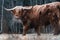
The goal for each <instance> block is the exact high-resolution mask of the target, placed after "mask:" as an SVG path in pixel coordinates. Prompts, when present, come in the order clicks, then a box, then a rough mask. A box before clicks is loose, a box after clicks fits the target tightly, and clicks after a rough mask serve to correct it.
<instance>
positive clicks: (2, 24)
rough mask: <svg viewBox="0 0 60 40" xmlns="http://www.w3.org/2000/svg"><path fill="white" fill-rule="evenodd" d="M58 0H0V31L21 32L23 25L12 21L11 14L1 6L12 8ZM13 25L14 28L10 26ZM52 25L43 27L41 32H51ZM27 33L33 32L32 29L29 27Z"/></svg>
mask: <svg viewBox="0 0 60 40" xmlns="http://www.w3.org/2000/svg"><path fill="white" fill-rule="evenodd" d="M55 1H60V0H0V33H12V32H14V33H22V31H23V26H22V25H21V24H20V23H18V22H13V21H12V18H13V15H12V13H11V12H7V11H6V10H4V9H3V8H4V7H6V8H13V7H15V6H34V5H36V4H37V5H41V4H46V3H51V2H55ZM12 26H14V28H12ZM52 30H53V27H52V26H51V25H48V27H43V29H42V30H41V32H42V33H52V32H53V31H52ZM28 33H35V31H34V29H30V30H29V31H28Z"/></svg>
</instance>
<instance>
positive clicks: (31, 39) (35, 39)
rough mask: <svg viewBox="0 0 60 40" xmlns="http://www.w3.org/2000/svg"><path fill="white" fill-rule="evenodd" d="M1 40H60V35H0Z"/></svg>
mask: <svg viewBox="0 0 60 40" xmlns="http://www.w3.org/2000/svg"><path fill="white" fill-rule="evenodd" d="M0 40H60V35H53V34H41V36H37V34H27V35H26V36H23V35H22V34H0Z"/></svg>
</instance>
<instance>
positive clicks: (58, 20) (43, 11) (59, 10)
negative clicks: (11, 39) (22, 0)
mask: <svg viewBox="0 0 60 40" xmlns="http://www.w3.org/2000/svg"><path fill="white" fill-rule="evenodd" d="M30 7H31V6H30ZM26 8H29V7H26ZM12 12H13V15H14V16H15V17H16V18H17V19H21V20H22V21H23V25H24V27H23V35H26V33H27V31H28V29H29V28H30V25H31V27H32V28H35V31H36V32H37V34H38V35H40V28H41V27H42V25H45V24H46V23H48V22H49V23H50V24H52V25H53V27H54V29H55V31H54V34H55V35H56V34H58V33H59V31H60V25H59V24H60V2H53V3H48V4H43V5H35V6H33V7H32V8H31V9H23V8H21V9H20V7H19V8H18V7H16V8H15V9H13V10H12Z"/></svg>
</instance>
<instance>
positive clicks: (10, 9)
mask: <svg viewBox="0 0 60 40" xmlns="http://www.w3.org/2000/svg"><path fill="white" fill-rule="evenodd" d="M4 9H5V10H7V11H11V10H14V8H12V9H7V8H4Z"/></svg>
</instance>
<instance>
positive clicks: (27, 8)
mask: <svg viewBox="0 0 60 40" xmlns="http://www.w3.org/2000/svg"><path fill="white" fill-rule="evenodd" d="M31 8H32V7H23V9H31Z"/></svg>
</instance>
